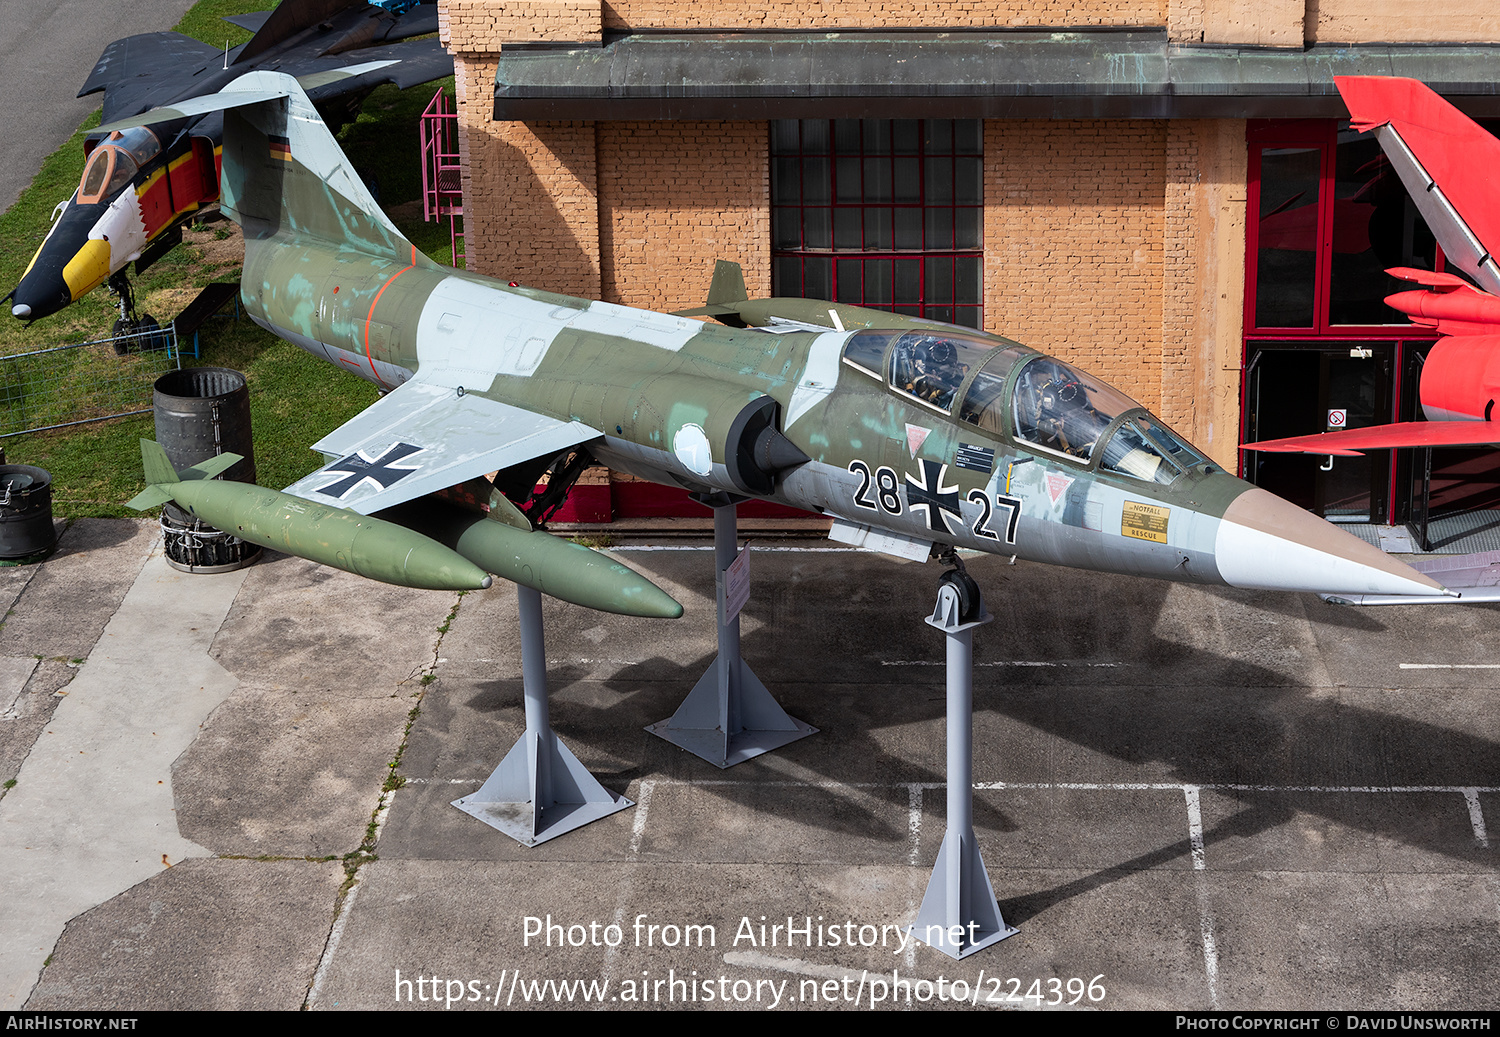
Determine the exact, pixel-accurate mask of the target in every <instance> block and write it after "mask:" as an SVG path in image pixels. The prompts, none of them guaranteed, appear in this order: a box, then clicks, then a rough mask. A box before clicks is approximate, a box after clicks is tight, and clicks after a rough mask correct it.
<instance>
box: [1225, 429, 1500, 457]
mask: <svg viewBox="0 0 1500 1037" xmlns="http://www.w3.org/2000/svg"><path fill="white" fill-rule="evenodd" d="M1492 445H1500V424H1496V423H1495V422H1490V421H1399V422H1396V423H1394V424H1391V425H1372V426H1370V427H1369V428H1351V429H1345V430H1343V431H1342V432H1324V433H1321V434H1319V435H1312V436H1291V437H1289V438H1287V439H1268V440H1266V441H1265V442H1262V443H1245V444H1243V445H1242V446H1241V447H1240V449H1241V450H1258V451H1262V452H1265V453H1269V454H1332V455H1334V456H1336V457H1358V456H1359V455H1360V454H1362V453H1364V452H1365V451H1366V450H1394V449H1397V448H1400V447H1445V446H1451V447H1465V446H1492Z"/></svg>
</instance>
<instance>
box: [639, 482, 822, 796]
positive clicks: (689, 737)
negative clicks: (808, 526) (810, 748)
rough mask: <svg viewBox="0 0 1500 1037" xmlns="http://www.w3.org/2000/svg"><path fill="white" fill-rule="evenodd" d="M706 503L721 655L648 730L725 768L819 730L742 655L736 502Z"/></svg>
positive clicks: (715, 501)
mask: <svg viewBox="0 0 1500 1037" xmlns="http://www.w3.org/2000/svg"><path fill="white" fill-rule="evenodd" d="M705 503H708V504H709V506H710V507H712V508H713V509H714V590H715V597H716V598H717V599H718V609H717V616H718V626H719V655H718V658H716V659H715V660H714V664H713V665H712V666H711V667H709V669H708V672H707V673H705V674H704V675H703V676H702V677H700V678H699V680H698V683H697V684H696V685H694V686H693V690H692V691H690V692H688V696H687V698H685V699H683V700H682V705H680V706H678V707H677V712H675V713H673V714H672V715H671V717H669V718H668V719H666V720H662V721H659V722H657V723H655V724H652V725H651V726H650V727H648V728H646V730H647V731H649V732H651V733H652V734H654V735H659V736H660V737H662V738H665V739H666V740H667V741H669V742H671V743H672V744H673V745H675V746H678V747H680V748H683V749H686V750H687V751H688V752H690V753H692V754H693V755H694V756H701V757H702V758H703V759H705V760H707V761H708V762H709V763H711V764H713V765H714V766H715V767H720V768H724V767H732V766H734V765H735V764H737V763H743V762H744V761H746V760H749V759H753V758H754V757H756V756H759V755H760V754H761V753H765V752H770V751H771V750H772V749H777V748H780V747H781V746H783V745H786V744H787V743H788V742H795V741H796V740H797V739H799V738H805V737H807V736H808V735H810V734H815V733H817V730H818V729H817V728H815V727H811V726H809V725H807V724H804V723H803V722H802V721H800V720H797V719H795V718H794V717H790V716H788V715H787V713H786V711H785V710H784V709H782V708H781V704H780V703H778V702H777V701H776V700H775V699H774V698H772V697H771V693H770V692H769V691H767V690H766V686H765V685H764V684H762V683H761V682H760V678H759V677H757V676H755V674H754V672H752V671H751V669H750V667H749V666H747V665H746V664H745V660H744V659H742V658H740V617H739V614H738V613H736V614H735V615H734V616H733V617H732V618H731V617H729V614H728V608H729V606H728V599H727V595H726V586H725V575H724V573H725V570H726V569H728V568H729V567H730V565H732V564H733V563H734V561H735V559H736V558H737V557H738V554H739V551H738V549H739V538H738V536H737V533H736V526H737V524H736V521H735V509H736V506H737V505H736V504H734V503H719V501H718V500H710V501H707V502H705Z"/></svg>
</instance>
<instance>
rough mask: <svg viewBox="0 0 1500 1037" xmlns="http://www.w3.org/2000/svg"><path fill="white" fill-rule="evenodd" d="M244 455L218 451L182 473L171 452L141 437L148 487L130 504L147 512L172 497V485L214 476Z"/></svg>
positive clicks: (143, 467) (235, 463) (142, 460)
mask: <svg viewBox="0 0 1500 1037" xmlns="http://www.w3.org/2000/svg"><path fill="white" fill-rule="evenodd" d="M242 460H243V458H242V457H241V456H240V455H239V454H231V453H223V454H216V455H214V456H213V457H210V458H209V459H208V460H206V461H199V462H198V463H197V464H195V465H193V466H192V467H190V468H184V469H183V470H182V471H181V472H178V471H177V469H176V468H174V467H172V461H171V459H170V458H168V457H167V452H166V451H165V450H164V449H162V445H161V444H160V443H158V442H156V441H155V440H150V439H143V440H141V468H142V469H143V470H144V471H145V473H146V488H145V489H144V490H142V491H141V492H140V493H138V494H136V495H135V496H134V497H132V498H131V499H130V501H129V502H128V504H127V505H126V506H127V507H131V508H134V509H135V510H136V511H145V510H146V509H147V508H154V507H156V506H157V505H158V504H165V503H166V502H167V501H169V500H171V499H172V491H171V489H170V488H169V487H171V486H173V485H175V484H176V483H180V482H183V481H185V480H186V481H194V480H198V479H212V478H214V477H215V476H218V475H222V474H223V473H224V472H226V471H228V470H229V469H231V468H233V467H234V466H235V465H237V464H238V463H239V462H240V461H242Z"/></svg>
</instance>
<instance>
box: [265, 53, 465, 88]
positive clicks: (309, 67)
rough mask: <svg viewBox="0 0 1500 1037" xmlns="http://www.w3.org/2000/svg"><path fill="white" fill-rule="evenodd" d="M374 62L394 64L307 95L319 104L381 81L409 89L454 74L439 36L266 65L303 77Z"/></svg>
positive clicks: (371, 86)
mask: <svg viewBox="0 0 1500 1037" xmlns="http://www.w3.org/2000/svg"><path fill="white" fill-rule="evenodd" d="M374 62H387V63H391V64H388V65H387V66H386V67H383V68H379V69H372V70H371V71H369V72H367V73H364V74H363V75H361V76H358V77H351V78H350V79H345V80H343V81H341V82H339V83H338V85H337V88H336V89H332V88H318V87H314V88H313V89H310V90H308V91H307V96H308V97H309V98H310V99H311V100H312V101H313V103H315V104H316V103H318V102H320V101H322V100H324V99H325V97H336V96H339V95H341V94H350V93H357V92H358V91H360V90H373V89H374V88H375V87H377V86H379V85H380V84H381V83H391V84H394V85H395V86H397V87H399V88H400V89H402V90H405V89H406V88H407V87H409V86H420V85H421V84H423V83H428V82H431V81H432V80H434V79H442V78H443V77H444V76H451V75H453V55H452V54H449V53H448V52H447V51H446V50H444V49H443V43H442V41H441V40H439V39H436V38H433V39H426V40H404V41H402V42H401V43H388V44H385V45H384V46H380V47H365V48H364V49H363V50H345V51H340V52H339V53H337V54H327V55H320V56H318V57H308V58H296V59H289V60H287V61H284V62H279V63H276V64H268V65H266V66H264V67H266V68H272V69H275V70H276V71H278V72H286V73H288V74H289V75H293V76H296V77H297V79H298V80H302V79H304V78H306V77H307V76H308V75H310V74H313V73H317V72H324V71H332V70H335V69H341V68H346V67H348V66H350V65H365V64H371V63H374Z"/></svg>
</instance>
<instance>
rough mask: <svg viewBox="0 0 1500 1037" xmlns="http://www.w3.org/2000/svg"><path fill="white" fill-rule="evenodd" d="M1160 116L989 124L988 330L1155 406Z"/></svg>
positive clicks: (1157, 401) (1159, 347) (1159, 296)
mask: <svg viewBox="0 0 1500 1037" xmlns="http://www.w3.org/2000/svg"><path fill="white" fill-rule="evenodd" d="M1165 143H1166V124H1165V123H1163V122H1146V121H1136V120H1121V121H1106V120H1043V119H1018V120H1012V121H997V120H991V121H989V122H987V123H986V124H985V140H984V151H985V157H984V175H985V184H984V191H985V209H984V240H985V263H984V277H985V293H984V300H985V327H986V330H989V331H994V332H998V333H1000V334H1002V335H1005V336H1007V337H1009V338H1013V339H1016V340H1017V341H1020V342H1024V343H1025V344H1027V345H1029V346H1033V347H1035V348H1037V349H1041V350H1043V351H1044V352H1048V353H1052V354H1054V355H1055V356H1058V357H1061V358H1062V359H1064V360H1068V361H1071V362H1076V363H1078V364H1080V365H1081V366H1083V367H1085V368H1087V369H1088V370H1089V371H1092V372H1094V373H1095V374H1098V375H1099V376H1100V377H1102V378H1104V379H1106V380H1108V381H1110V382H1111V383H1113V384H1114V385H1115V386H1117V387H1118V388H1120V389H1121V390H1123V391H1124V392H1127V393H1129V394H1130V395H1131V396H1133V397H1135V398H1136V399H1137V400H1139V401H1140V402H1141V404H1142V405H1143V406H1146V407H1150V408H1152V409H1156V408H1158V407H1159V406H1160V405H1161V399H1162V380H1161V356H1162V309H1161V307H1162V249H1163V227H1164V223H1163V208H1164V195H1165Z"/></svg>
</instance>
